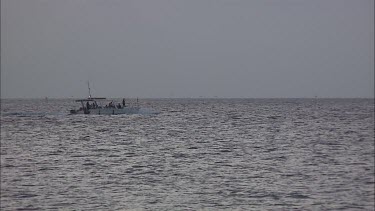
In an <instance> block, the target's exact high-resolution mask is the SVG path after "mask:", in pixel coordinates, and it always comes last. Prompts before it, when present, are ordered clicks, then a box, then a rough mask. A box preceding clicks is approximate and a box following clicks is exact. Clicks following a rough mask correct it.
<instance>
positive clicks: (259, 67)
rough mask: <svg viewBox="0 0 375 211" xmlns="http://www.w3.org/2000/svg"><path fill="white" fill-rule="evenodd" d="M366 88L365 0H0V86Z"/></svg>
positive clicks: (368, 18) (225, 93) (18, 93)
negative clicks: (88, 84)
mask: <svg viewBox="0 0 375 211" xmlns="http://www.w3.org/2000/svg"><path fill="white" fill-rule="evenodd" d="M87 80H90V85H91V88H92V94H93V95H95V96H100V97H141V98H142V97H200V96H203V97H215V96H217V97H250V98H251V97H264V98H268V97H314V96H315V95H317V96H318V97H373V95H374V91H373V88H374V1H373V0H64V1H61V0H1V97H2V98H9V97H17V98H23V97H29V98H34V97H87V95H88V94H87V93H88V92H87V84H86V83H87Z"/></svg>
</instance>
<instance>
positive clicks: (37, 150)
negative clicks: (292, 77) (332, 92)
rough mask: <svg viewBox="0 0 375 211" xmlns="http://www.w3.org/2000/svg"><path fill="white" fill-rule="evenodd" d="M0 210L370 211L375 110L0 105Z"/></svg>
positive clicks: (360, 105) (246, 102) (237, 103)
mask: <svg viewBox="0 0 375 211" xmlns="http://www.w3.org/2000/svg"><path fill="white" fill-rule="evenodd" d="M1 103H2V104H1V109H2V117H1V210H16V209H27V210H32V209H37V210H40V209H69V210H72V209H76V210H77V209H78V210H82V209H87V210H97V209H101V210H116V209H126V210H128V209H150V210H161V209H167V210H197V209H208V210H218V209H227V210H233V209H239V210H251V209H253V210H277V209H287V210H290V209H297V210H309V209H315V210H332V209H348V210H353V209H366V210H372V209H373V207H374V131H373V129H374V116H373V109H374V104H373V103H374V102H373V100H366V99H318V100H314V99H215V100H213V99H153V100H151V99H149V100H143V101H141V103H142V105H143V106H144V107H149V108H152V109H154V110H157V111H160V112H161V113H160V114H158V115H117V116H95V115H94V116H84V115H67V114H68V110H69V109H71V108H74V107H75V104H74V103H73V102H71V100H49V101H48V102H46V101H45V100H2V102H1Z"/></svg>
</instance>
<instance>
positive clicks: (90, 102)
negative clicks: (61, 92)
mask: <svg viewBox="0 0 375 211" xmlns="http://www.w3.org/2000/svg"><path fill="white" fill-rule="evenodd" d="M102 100H106V98H103V97H100V98H99V97H89V98H86V99H78V100H75V102H80V103H81V107H80V108H79V109H72V110H70V114H94V115H116V114H138V113H140V107H139V104H138V103H137V105H136V106H127V105H125V99H123V105H121V104H120V103H119V104H117V105H115V104H114V103H113V101H111V102H110V103H109V104H108V105H105V106H103V104H102V102H101V101H102ZM137 102H138V99H137Z"/></svg>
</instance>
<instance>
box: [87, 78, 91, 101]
mask: <svg viewBox="0 0 375 211" xmlns="http://www.w3.org/2000/svg"><path fill="white" fill-rule="evenodd" d="M87 87H88V88H89V98H91V90H90V81H87Z"/></svg>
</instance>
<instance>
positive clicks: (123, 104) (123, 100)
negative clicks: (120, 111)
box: [122, 98, 125, 107]
mask: <svg viewBox="0 0 375 211" xmlns="http://www.w3.org/2000/svg"><path fill="white" fill-rule="evenodd" d="M122 106H123V107H125V98H123V99H122Z"/></svg>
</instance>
